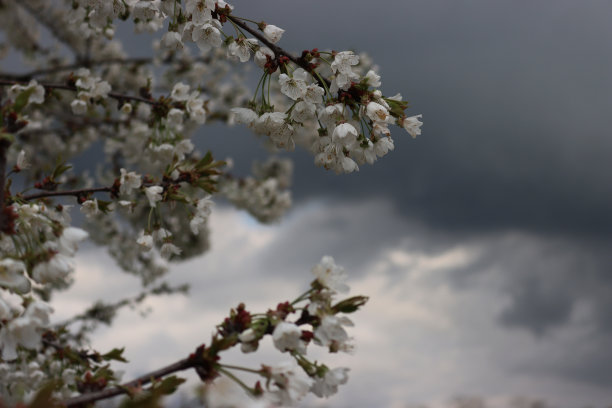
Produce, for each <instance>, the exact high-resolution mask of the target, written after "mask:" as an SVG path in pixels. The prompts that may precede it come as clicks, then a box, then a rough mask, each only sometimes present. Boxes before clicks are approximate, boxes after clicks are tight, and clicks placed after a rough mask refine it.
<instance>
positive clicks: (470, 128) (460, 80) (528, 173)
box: [237, 0, 612, 236]
mask: <svg viewBox="0 0 612 408" xmlns="http://www.w3.org/2000/svg"><path fill="white" fill-rule="evenodd" d="M246 3H247V2H245V4H237V5H239V6H240V7H241V8H242V9H243V10H244V12H245V13H249V12H250V14H257V9H258V8H259V7H261V4H259V3H258V4H257V5H255V4H252V5H249V4H246ZM341 3H342V2H334V3H333V5H329V6H328V5H326V6H325V12H324V13H323V15H322V16H319V17H317V22H318V25H317V27H318V28H317V30H312V29H311V24H310V22H309V21H308V19H301V20H300V19H295V18H294V17H293V16H295V14H293V13H297V14H299V13H301V12H304V13H306V10H301V9H300V7H308V8H310V7H312V5H311V4H309V5H308V6H297V5H292V6H291V10H286V9H285V8H284V7H285V6H286V5H285V4H284V3H282V2H277V1H268V2H264V5H269V8H267V9H266V16H265V17H266V20H267V21H269V22H273V21H276V22H277V24H278V25H282V23H283V22H285V25H286V27H287V28H288V31H287V33H286V35H285V37H284V38H283V42H282V44H283V45H284V46H286V47H287V48H289V49H296V50H298V51H299V50H300V49H301V48H303V47H305V46H310V45H303V44H304V43H305V42H306V40H308V42H309V44H312V43H314V44H317V45H318V46H320V47H322V48H325V47H330V48H336V49H342V48H348V47H350V46H351V45H354V44H359V48H360V49H363V50H366V51H368V52H369V53H370V54H371V55H372V56H373V57H374V59H375V61H376V62H377V63H378V64H379V65H380V66H381V67H382V68H381V70H382V74H383V89H384V90H385V91H386V92H387V93H394V92H397V91H401V92H402V93H403V95H404V96H405V97H407V98H408V99H409V100H410V101H411V102H412V103H413V105H414V111H413V113H415V114H416V113H423V114H424V119H425V125H424V127H423V136H422V137H421V138H420V139H417V140H416V141H412V140H410V138H409V136H408V135H406V134H402V133H403V131H402V130H399V129H398V130H397V131H396V132H395V133H394V137H395V140H396V145H397V149H396V151H394V152H393V153H392V154H391V155H390V156H389V157H387V158H385V159H384V160H381V161H380V162H379V163H377V164H376V165H375V166H374V168H371V169H370V168H369V167H368V166H363V167H362V171H361V172H360V174H359V177H352V176H342V177H338V178H336V179H334V180H333V181H329V180H325V178H329V177H333V176H331V175H329V174H326V173H325V172H323V171H321V170H319V171H317V170H315V171H312V170H311V166H312V158H310V157H307V156H305V155H304V156H299V159H298V167H297V172H296V191H297V194H298V199H299V198H303V197H306V196H311V195H312V194H317V193H321V194H327V193H328V192H331V193H332V194H333V193H334V192H336V193H339V194H342V195H346V194H350V193H352V194H353V195H355V196H359V197H363V196H372V195H379V194H384V195H387V196H389V197H391V198H393V199H394V200H395V201H396V202H397V204H398V206H400V208H403V209H404V210H405V211H404V214H405V215H407V216H412V215H415V214H416V215H417V216H419V217H421V218H422V219H424V220H427V222H428V223H429V224H431V225H434V226H439V227H441V228H446V229H462V230H486V229H493V230H496V229H500V228H510V227H514V228H516V227H519V228H524V229H529V230H533V231H550V232H555V233H565V234H574V233H580V234H597V235H602V234H603V235H608V236H609V235H610V234H611V233H612V217H611V216H610V212H609V211H608V209H609V208H610V206H611V205H612V193H611V191H610V189H609V188H607V186H609V185H611V184H612V173H610V172H609V171H606V170H607V169H608V168H609V164H608V159H607V158H608V157H609V153H610V152H612V141H611V140H610V138H608V137H607V136H606V135H607V133H606V129H607V126H608V125H607V124H608V119H607V113H606V109H605V106H610V105H611V103H612V98H611V97H610V95H612V81H610V80H609V79H608V78H609V77H608V75H605V72H609V71H610V69H612V57H611V54H610V53H609V52H607V50H608V49H609V45H608V44H607V42H606V39H607V38H609V36H610V34H611V33H610V31H611V30H612V29H610V27H609V24H608V19H607V17H609V16H610V14H611V13H612V6H610V5H609V4H607V3H604V2H588V4H580V5H577V4H576V3H575V2H568V1H566V2H560V3H555V7H550V4H545V3H543V2H535V3H525V4H522V5H521V6H517V4H516V2H510V1H502V2H489V1H473V2H469V3H461V4H458V3H454V2H450V1H442V0H440V1H433V2H416V1H413V2H401V3H400V2H391V1H389V2H382V3H380V4H378V6H377V8H376V10H384V11H389V12H388V13H385V12H384V11H382V12H381V18H382V16H383V15H384V19H383V20H384V23H382V22H381V21H378V20H376V19H374V20H373V19H372V18H371V14H370V13H363V10H364V8H361V7H360V4H361V2H357V4H356V3H355V2H352V3H351V6H350V7H348V6H347V7H344V8H343V12H342V14H341V15H342V16H343V18H342V21H348V22H351V23H352V25H351V26H350V27H351V28H349V29H347V28H341V27H340V25H341V23H340V22H337V21H332V20H331V19H330V18H329V17H330V16H331V15H333V10H335V8H338V7H339V8H342V7H343V4H341ZM368 5H370V3H369V2H367V4H366V2H363V7H365V8H368V7H370V8H371V5H370V6H368ZM249 7H251V8H252V9H253V10H250V9H249ZM296 8H297V9H296ZM333 30H336V31H335V33H336V34H337V35H335V36H330V33H329V32H330V31H333ZM371 30H375V32H376V36H374V35H372V31H371ZM381 38H382V39H383V40H381Z"/></svg>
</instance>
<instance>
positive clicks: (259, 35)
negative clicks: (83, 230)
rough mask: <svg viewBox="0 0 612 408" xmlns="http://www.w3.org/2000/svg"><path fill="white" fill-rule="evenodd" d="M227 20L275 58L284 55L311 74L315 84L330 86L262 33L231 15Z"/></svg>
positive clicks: (301, 61)
mask: <svg viewBox="0 0 612 408" xmlns="http://www.w3.org/2000/svg"><path fill="white" fill-rule="evenodd" d="M227 19H228V20H231V21H232V22H233V23H234V24H236V25H237V26H238V27H240V28H242V29H243V30H245V31H248V32H249V33H251V35H253V36H254V37H255V38H257V39H258V40H259V41H261V42H262V43H264V44H265V45H266V47H268V48H270V49H271V50H272V51H273V52H274V55H275V56H277V57H278V56H279V55H284V56H285V57H287V58H289V59H290V60H291V61H292V62H293V63H294V64H296V65H297V66H299V67H302V68H304V69H305V70H306V71H307V72H309V73H310V74H312V76H313V77H314V78H315V79H316V80H317V82H321V81H325V83H326V85H327V86H329V85H330V84H331V81H330V80H329V79H327V78H325V77H323V76H321V75H314V74H313V69H312V67H311V66H310V64H309V63H308V62H306V61H304V60H303V59H301V58H297V57H295V56H294V55H293V54H291V53H290V52H288V51H285V50H284V49H282V48H281V47H279V46H278V45H276V44H273V43H272V42H270V41H269V40H268V39H267V38H266V36H265V35H263V34H262V33H260V32H259V31H257V30H255V29H253V28H251V27H249V26H248V25H247V24H246V23H244V22H243V21H240V19H239V17H233V16H231V15H228V16H227Z"/></svg>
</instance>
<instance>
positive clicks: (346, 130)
mask: <svg viewBox="0 0 612 408" xmlns="http://www.w3.org/2000/svg"><path fill="white" fill-rule="evenodd" d="M358 136H359V132H357V129H355V126H353V125H351V124H350V123H341V124H339V125H338V126H336V127H335V128H334V132H333V133H332V142H334V143H337V144H340V145H342V146H343V147H345V148H347V149H349V150H350V149H351V148H352V147H353V146H354V145H355V144H356V143H357V137H358Z"/></svg>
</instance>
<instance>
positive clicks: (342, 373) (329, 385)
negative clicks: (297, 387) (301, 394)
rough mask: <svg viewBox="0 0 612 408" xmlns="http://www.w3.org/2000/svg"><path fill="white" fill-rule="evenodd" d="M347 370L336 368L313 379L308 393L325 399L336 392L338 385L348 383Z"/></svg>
mask: <svg viewBox="0 0 612 408" xmlns="http://www.w3.org/2000/svg"><path fill="white" fill-rule="evenodd" d="M348 371H349V369H348V368H345V367H338V368H334V369H332V370H327V372H325V375H324V376H323V377H322V378H321V377H315V382H314V384H313V385H312V387H311V388H310V391H311V392H312V393H313V394H315V395H316V396H318V397H320V398H327V397H329V396H331V395H334V394H335V393H337V392H338V385H341V384H346V382H347V381H348Z"/></svg>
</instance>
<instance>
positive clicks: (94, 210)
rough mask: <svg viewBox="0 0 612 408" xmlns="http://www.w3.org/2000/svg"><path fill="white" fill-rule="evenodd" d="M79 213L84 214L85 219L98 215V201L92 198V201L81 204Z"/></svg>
mask: <svg viewBox="0 0 612 408" xmlns="http://www.w3.org/2000/svg"><path fill="white" fill-rule="evenodd" d="M81 212H82V213H83V214H85V216H86V217H87V218H91V217H93V216H94V215H96V214H98V213H99V212H100V209H99V208H98V200H97V199H95V198H94V199H93V200H87V201H85V202H84V203H83V204H81Z"/></svg>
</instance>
